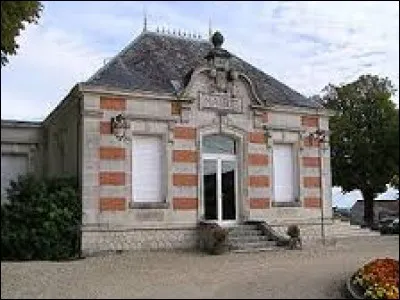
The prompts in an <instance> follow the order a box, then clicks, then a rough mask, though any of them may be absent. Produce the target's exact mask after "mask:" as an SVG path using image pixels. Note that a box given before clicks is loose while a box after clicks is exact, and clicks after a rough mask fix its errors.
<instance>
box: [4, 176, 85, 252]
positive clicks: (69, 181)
mask: <svg viewBox="0 0 400 300" xmlns="http://www.w3.org/2000/svg"><path fill="white" fill-rule="evenodd" d="M7 194H8V201H9V202H8V203H5V204H3V205H2V206H1V259H2V260H30V259H45V260H57V259H67V258H72V257H76V256H77V255H78V254H79V252H80V247H79V244H80V243H79V242H80V236H79V225H80V224H81V216H82V209H81V202H80V199H79V198H78V188H77V182H76V179H74V178H51V179H37V178H34V177H33V176H31V175H28V176H20V177H19V178H18V180H17V181H12V182H11V183H10V187H9V188H8V189H7Z"/></svg>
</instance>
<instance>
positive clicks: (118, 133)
mask: <svg viewBox="0 0 400 300" xmlns="http://www.w3.org/2000/svg"><path fill="white" fill-rule="evenodd" d="M128 128H129V125H128V122H127V121H126V118H125V116H124V115H122V114H119V115H116V116H115V117H112V118H111V133H112V134H114V135H115V137H116V138H117V139H118V140H119V141H122V140H125V141H126V140H129V138H128V136H127V129H128Z"/></svg>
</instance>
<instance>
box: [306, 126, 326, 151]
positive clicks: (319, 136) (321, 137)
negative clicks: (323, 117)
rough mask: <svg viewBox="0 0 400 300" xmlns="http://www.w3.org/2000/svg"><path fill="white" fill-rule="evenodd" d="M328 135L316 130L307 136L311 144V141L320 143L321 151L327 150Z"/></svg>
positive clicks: (323, 131) (324, 131)
mask: <svg viewBox="0 0 400 300" xmlns="http://www.w3.org/2000/svg"><path fill="white" fill-rule="evenodd" d="M328 135H329V132H328V131H327V130H322V129H317V130H316V131H315V132H311V133H310V135H309V136H308V137H309V139H310V143H312V141H313V140H317V141H318V143H321V144H322V145H323V146H322V149H323V150H326V149H327V147H326V146H327V143H328Z"/></svg>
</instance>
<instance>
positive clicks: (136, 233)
mask: <svg viewBox="0 0 400 300" xmlns="http://www.w3.org/2000/svg"><path fill="white" fill-rule="evenodd" d="M197 241H198V239H197V231H196V228H191V229H147V228H146V229H124V230H95V229H91V230H83V231H82V253H83V255H92V254H95V253H99V252H108V251H127V250H168V249H189V248H195V247H196V245H197Z"/></svg>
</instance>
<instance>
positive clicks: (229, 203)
mask: <svg viewBox="0 0 400 300" xmlns="http://www.w3.org/2000/svg"><path fill="white" fill-rule="evenodd" d="M202 161H203V203H204V217H205V219H206V220H214V221H217V222H219V223H234V222H235V221H236V219H237V211H236V183H237V162H236V156H235V155H227V154H204V155H203V158H202Z"/></svg>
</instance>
